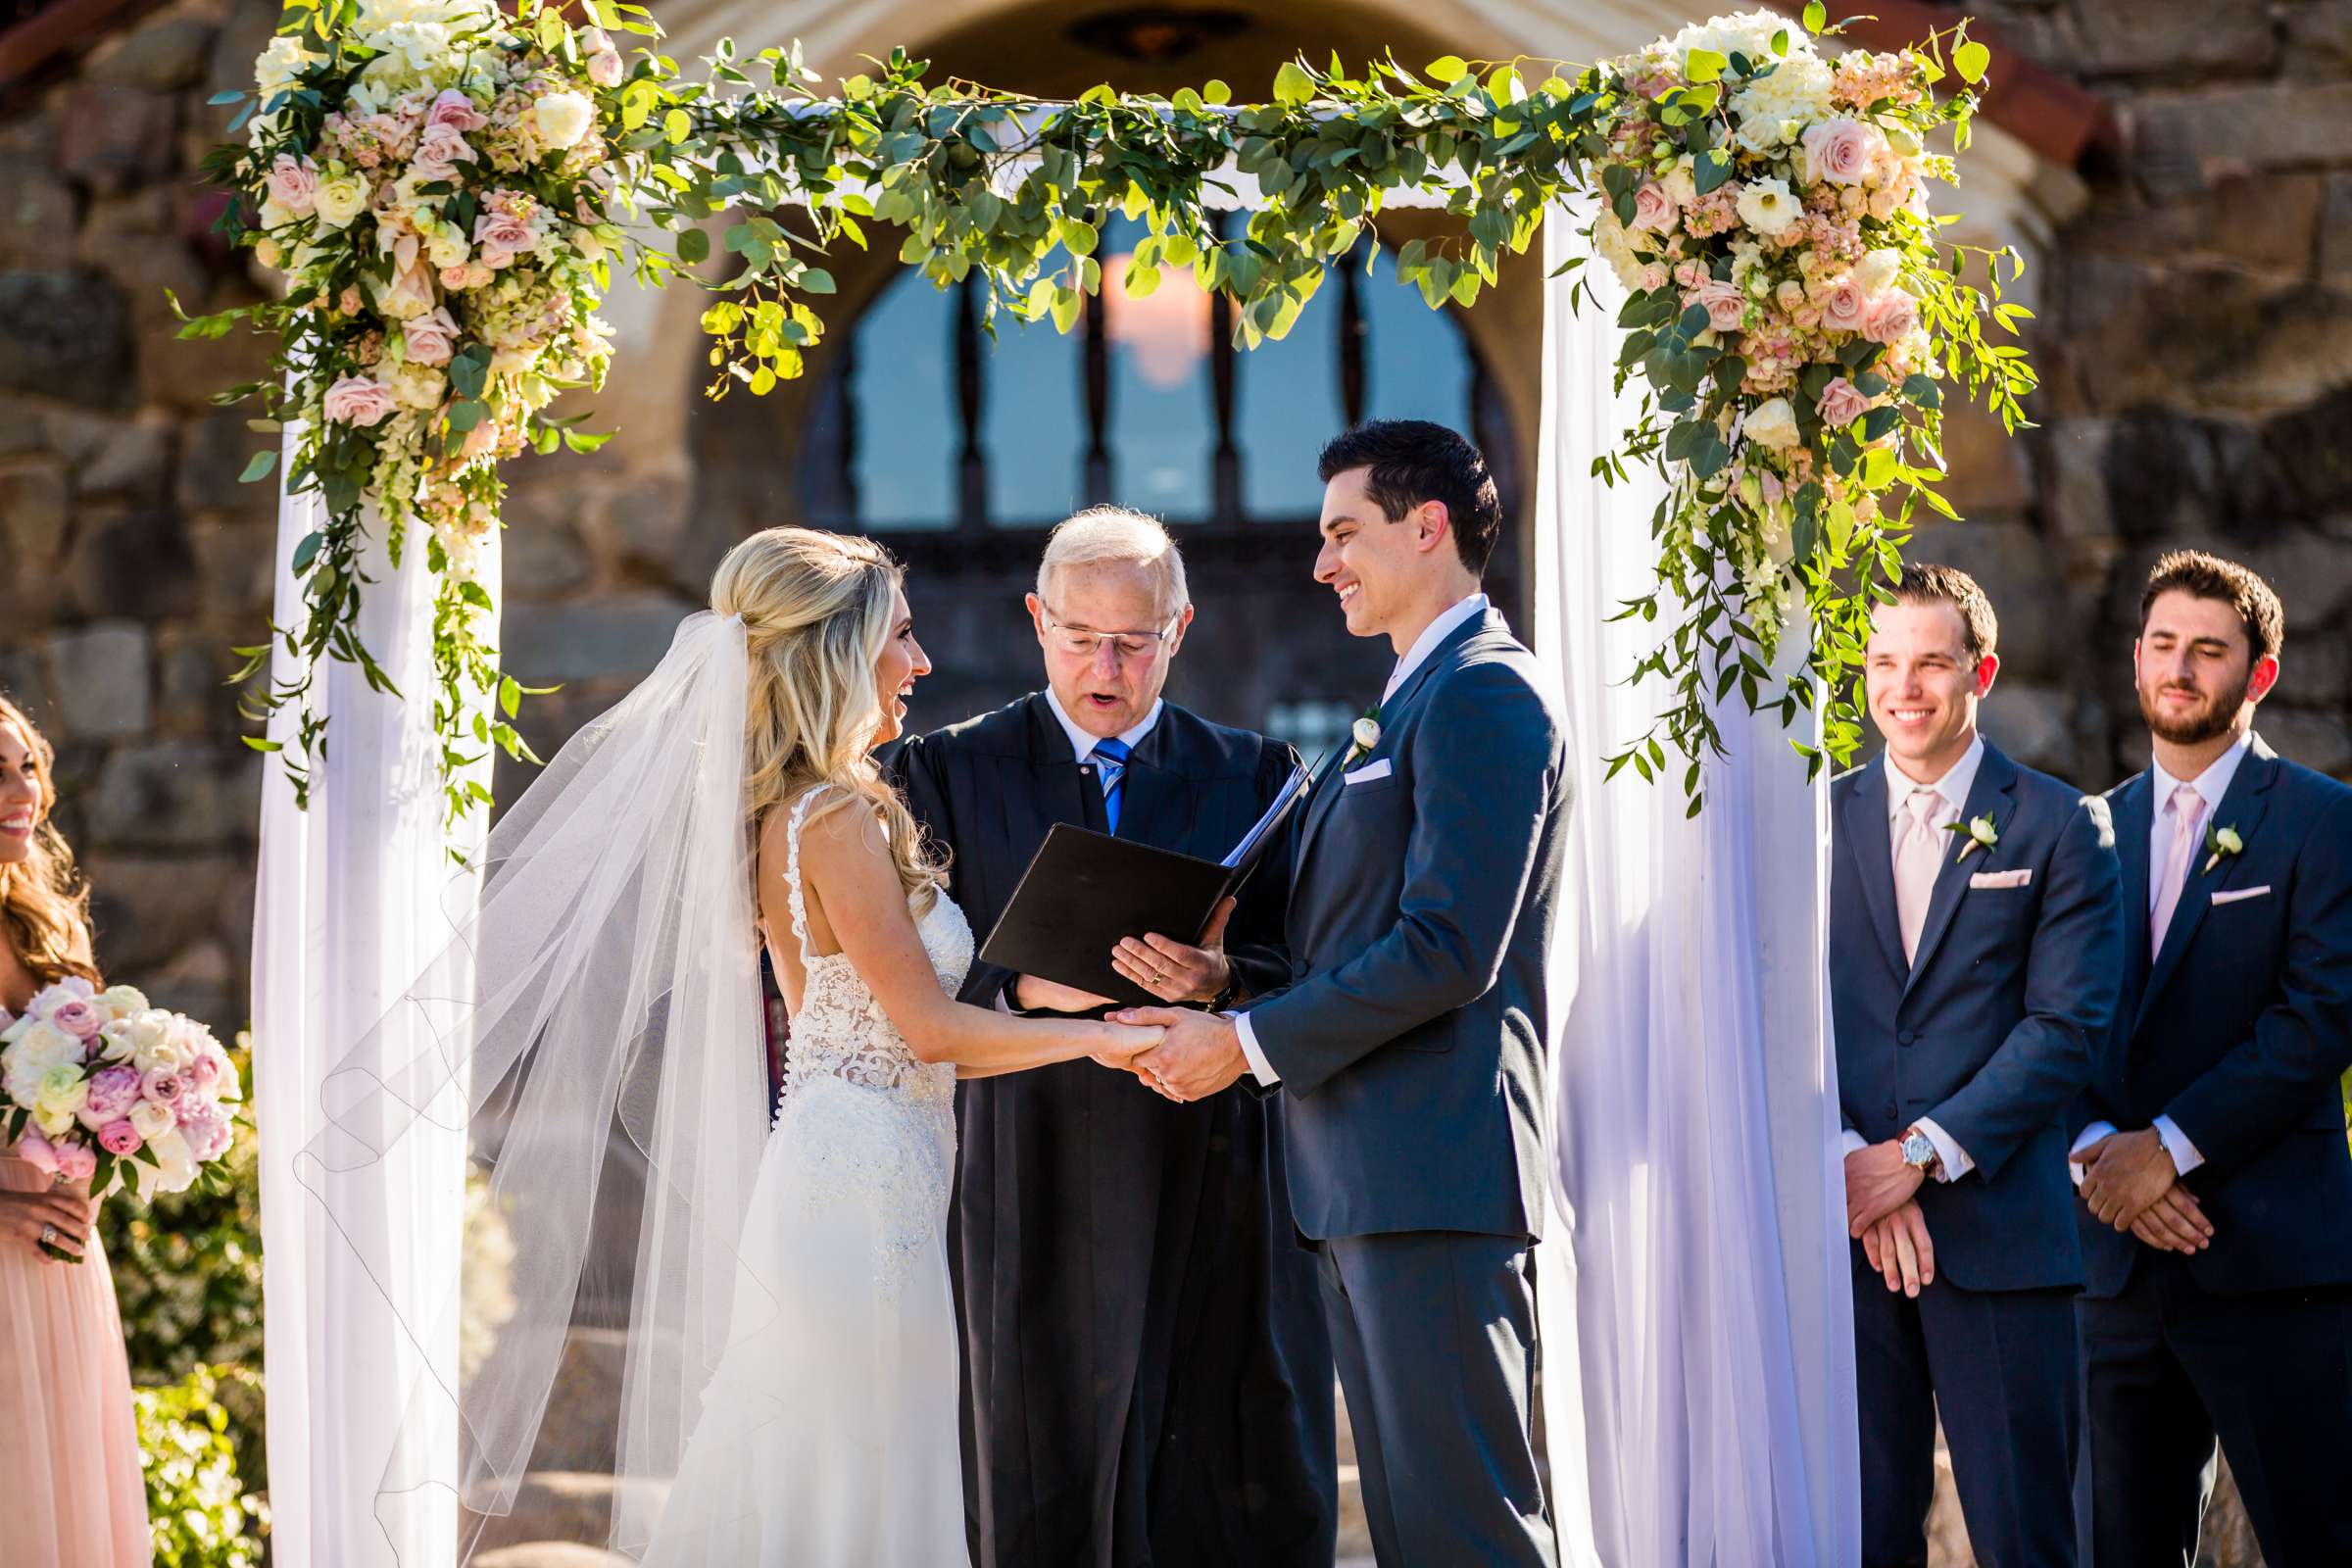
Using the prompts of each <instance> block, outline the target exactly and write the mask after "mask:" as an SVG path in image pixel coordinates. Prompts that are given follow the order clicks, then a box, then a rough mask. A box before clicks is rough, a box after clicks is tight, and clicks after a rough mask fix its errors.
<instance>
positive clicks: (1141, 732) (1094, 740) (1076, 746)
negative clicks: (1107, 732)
mask: <svg viewBox="0 0 2352 1568" xmlns="http://www.w3.org/2000/svg"><path fill="white" fill-rule="evenodd" d="M1046 706H1047V707H1049V708H1051V709H1053V710H1054V719H1055V720H1056V721H1058V722H1059V723H1060V725H1061V732H1062V733H1063V734H1064V735H1067V736H1068V737H1069V738H1070V751H1071V753H1072V755H1073V756H1075V757H1076V759H1077V760H1079V761H1081V762H1083V761H1085V760H1087V759H1088V758H1090V757H1092V756H1094V755H1095V747H1096V746H1097V745H1098V744H1100V743H1101V740H1102V737H1101V736H1098V735H1089V734H1088V733H1087V732H1086V731H1084V730H1082V729H1080V728H1079V727H1078V721H1077V720H1076V719H1074V718H1072V717H1071V716H1070V715H1069V711H1068V710H1066V709H1064V708H1063V707H1062V706H1061V699H1060V698H1058V697H1056V696H1054V688H1053V687H1051V686H1049V687H1047V688H1046ZM1167 706H1168V705H1167V700H1166V699H1165V698H1158V697H1155V698H1153V699H1152V711H1150V712H1149V713H1146V714H1145V715H1144V716H1143V720H1142V721H1141V722H1140V723H1138V724H1137V725H1136V726H1135V727H1134V728H1133V729H1130V730H1123V731H1121V732H1120V734H1119V735H1118V737H1117V738H1118V739H1120V740H1122V741H1125V742H1126V743H1127V746H1128V749H1129V750H1130V751H1132V750H1133V749H1134V748H1135V747H1136V746H1137V745H1138V744H1139V743H1140V742H1141V741H1142V740H1143V738H1144V737H1145V736H1147V735H1149V734H1151V733H1152V726H1153V725H1154V724H1157V723H1158V722H1159V711H1160V710H1161V709H1163V708H1165V707H1167Z"/></svg>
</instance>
